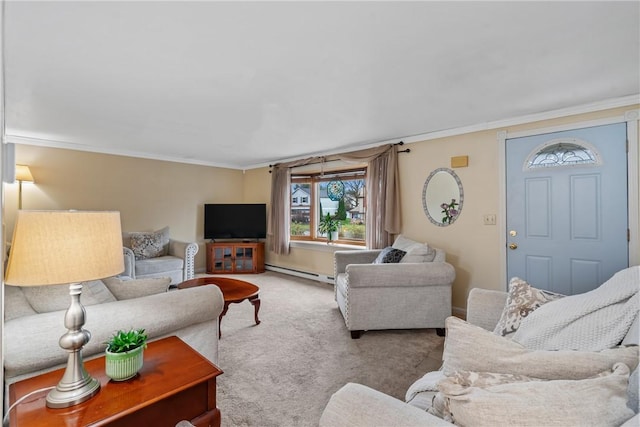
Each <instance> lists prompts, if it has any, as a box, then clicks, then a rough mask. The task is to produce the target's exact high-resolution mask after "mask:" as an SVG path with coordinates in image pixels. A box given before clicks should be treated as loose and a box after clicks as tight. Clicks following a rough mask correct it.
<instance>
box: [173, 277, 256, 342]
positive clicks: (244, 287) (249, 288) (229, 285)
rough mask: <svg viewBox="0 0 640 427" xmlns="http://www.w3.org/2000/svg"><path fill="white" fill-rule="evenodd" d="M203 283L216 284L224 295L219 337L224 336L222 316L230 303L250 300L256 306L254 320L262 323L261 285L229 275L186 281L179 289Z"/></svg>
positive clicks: (219, 321)
mask: <svg viewBox="0 0 640 427" xmlns="http://www.w3.org/2000/svg"><path fill="white" fill-rule="evenodd" d="M203 285H216V286H217V287H219V288H220V290H221V291H222V296H223V297H224V309H223V310H222V313H220V318H219V319H218V338H221V337H222V330H221V329H220V324H221V323H222V317H223V316H224V315H225V314H227V310H228V309H229V304H231V303H240V302H242V301H244V300H249V302H250V303H251V305H253V308H254V320H255V322H256V325H259V324H260V319H258V311H260V296H259V295H258V293H259V292H260V288H259V287H257V286H256V285H254V284H253V283H249V282H245V281H244V280H238V279H231V278H229V277H217V276H207V277H198V278H196V279H191V280H187V281H184V282H182V283H180V284H179V285H178V289H186V288H193V287H194V286H203Z"/></svg>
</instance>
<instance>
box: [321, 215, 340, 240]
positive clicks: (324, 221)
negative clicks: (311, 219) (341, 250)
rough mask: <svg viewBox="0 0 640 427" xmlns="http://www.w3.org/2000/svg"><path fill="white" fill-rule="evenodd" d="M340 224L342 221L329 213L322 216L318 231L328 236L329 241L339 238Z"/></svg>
mask: <svg viewBox="0 0 640 427" xmlns="http://www.w3.org/2000/svg"><path fill="white" fill-rule="evenodd" d="M339 226H340V221H338V220H337V219H336V218H334V217H332V216H331V215H329V214H327V215H326V216H323V217H322V218H320V224H318V231H319V232H320V233H321V234H324V235H326V236H327V243H329V242H331V241H332V240H338V227H339Z"/></svg>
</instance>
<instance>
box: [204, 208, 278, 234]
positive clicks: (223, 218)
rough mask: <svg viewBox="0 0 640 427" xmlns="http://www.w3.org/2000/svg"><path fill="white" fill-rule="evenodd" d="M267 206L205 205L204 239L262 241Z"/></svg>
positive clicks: (265, 230) (265, 231) (265, 232)
mask: <svg viewBox="0 0 640 427" xmlns="http://www.w3.org/2000/svg"><path fill="white" fill-rule="evenodd" d="M265 237H267V205H266V204H264V203H237V204H205V205H204V238H205V239H264V238H265Z"/></svg>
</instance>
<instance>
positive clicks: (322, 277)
mask: <svg viewBox="0 0 640 427" xmlns="http://www.w3.org/2000/svg"><path fill="white" fill-rule="evenodd" d="M264 268H265V269H266V270H270V271H276V272H278V273H283V274H290V275H292V276H297V277H302V278H305V279H310V280H317V281H318V282H323V283H330V284H332V285H333V277H331V276H327V275H324V274H318V273H310V272H308V271H302V270H296V269H293V268H287V267H278V266H276V265H271V264H265V266H264Z"/></svg>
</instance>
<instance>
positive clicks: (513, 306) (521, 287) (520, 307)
mask: <svg viewBox="0 0 640 427" xmlns="http://www.w3.org/2000/svg"><path fill="white" fill-rule="evenodd" d="M563 296H564V295H560V294H556V293H553V292H548V291H543V290H541V289H536V288H534V287H532V286H531V285H529V284H528V283H527V282H526V281H524V280H522V279H520V278H519V277H514V278H512V279H511V281H510V282H509V295H508V297H507V302H506V304H505V306H504V309H503V310H502V315H501V316H500V320H499V321H498V324H497V325H496V327H495V329H494V330H493V333H494V334H497V335H501V336H503V337H510V336H511V335H512V334H514V333H515V332H516V331H517V330H518V328H519V327H520V322H521V321H522V319H523V318H525V317H527V316H528V315H529V314H530V313H531V312H532V311H533V310H535V309H536V308H538V307H540V306H541V305H543V304H546V303H548V302H550V301H554V300H557V299H559V298H562V297H563Z"/></svg>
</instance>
